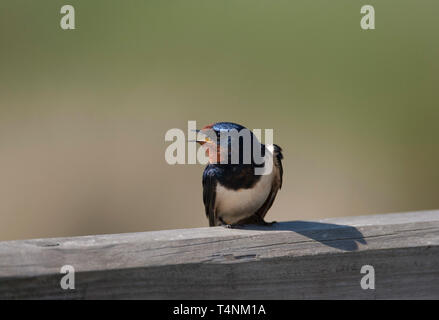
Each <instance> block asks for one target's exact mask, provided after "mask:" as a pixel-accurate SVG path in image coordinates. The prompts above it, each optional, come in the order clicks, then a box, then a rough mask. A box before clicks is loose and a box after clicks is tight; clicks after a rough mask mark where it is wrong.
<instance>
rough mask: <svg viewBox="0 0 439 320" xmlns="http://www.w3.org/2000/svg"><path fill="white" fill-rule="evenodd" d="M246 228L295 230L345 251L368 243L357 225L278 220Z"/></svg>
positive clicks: (242, 227)
mask: <svg viewBox="0 0 439 320" xmlns="http://www.w3.org/2000/svg"><path fill="white" fill-rule="evenodd" d="M239 228H240V229H245V230H262V231H263V230H266V231H294V232H296V233H299V234H301V235H303V236H305V237H308V238H310V239H313V240H315V241H318V242H320V243H322V244H324V245H326V246H329V247H332V248H336V249H341V250H345V251H356V250H358V243H361V244H367V242H366V240H365V239H364V236H363V234H362V233H361V232H360V231H359V230H358V229H357V228H355V227H352V226H347V225H342V224H334V223H323V222H314V221H300V220H299V221H286V222H276V223H274V224H273V225H271V226H259V225H245V226H241V227H239Z"/></svg>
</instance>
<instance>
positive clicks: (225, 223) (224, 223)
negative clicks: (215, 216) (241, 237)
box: [219, 218, 235, 229]
mask: <svg viewBox="0 0 439 320" xmlns="http://www.w3.org/2000/svg"><path fill="white" fill-rule="evenodd" d="M219 221H220V222H221V226H223V227H224V228H227V229H233V228H234V227H235V225H233V224H230V223H227V222H225V221H224V220H223V219H222V218H219Z"/></svg>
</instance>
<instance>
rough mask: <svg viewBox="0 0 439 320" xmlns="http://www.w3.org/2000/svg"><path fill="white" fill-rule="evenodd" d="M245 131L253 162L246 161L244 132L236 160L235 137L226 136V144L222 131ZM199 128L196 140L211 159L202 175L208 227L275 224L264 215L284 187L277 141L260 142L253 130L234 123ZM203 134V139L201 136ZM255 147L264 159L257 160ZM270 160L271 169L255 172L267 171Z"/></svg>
mask: <svg viewBox="0 0 439 320" xmlns="http://www.w3.org/2000/svg"><path fill="white" fill-rule="evenodd" d="M243 130H246V131H248V132H249V137H250V143H251V144H250V146H251V148H249V149H247V150H251V152H252V153H251V157H250V161H244V160H245V159H246V158H245V151H246V148H245V146H244V138H243V137H244V136H245V135H243V136H239V141H238V142H239V143H238V146H239V148H238V149H236V148H235V149H236V150H238V155H239V156H238V157H237V158H236V156H235V161H234V162H233V161H232V160H233V155H232V150H233V142H232V141H233V138H229V137H228V136H226V137H227V141H226V143H223V142H224V140H221V134H222V133H226V134H228V133H230V132H233V131H235V132H238V133H239V134H241V133H242V132H244V131H243ZM196 131H197V132H198V135H197V139H196V141H197V142H198V143H199V144H200V145H201V146H202V147H203V148H205V149H206V155H207V156H208V159H209V160H208V163H207V166H206V167H205V169H204V172H203V178H202V186H203V203H204V208H205V213H206V216H207V218H208V220H209V226H211V227H213V226H224V227H228V228H233V227H237V226H240V225H248V224H254V225H263V226H270V225H272V224H274V223H276V221H272V222H266V221H265V220H264V218H265V216H266V214H267V212H268V210H269V209H270V208H271V206H272V204H273V202H274V200H275V198H276V195H277V193H278V191H279V190H280V189H281V187H282V178H283V167H282V159H283V154H282V148H281V147H279V146H278V145H276V144H273V145H264V144H262V143H260V142H259V140H258V139H257V137H256V136H255V135H254V134H253V133H252V132H251V131H250V130H248V129H247V128H245V127H244V126H242V125H240V124H237V123H233V122H216V123H212V124H209V125H207V126H204V127H203V128H202V129H201V130H196ZM200 133H201V138H198V137H199V136H200ZM221 141H222V142H221ZM235 141H236V140H235ZM247 143H248V142H247ZM235 146H236V144H235ZM255 148H260V150H259V151H260V155H261V157H260V159H261V160H262V161H256V160H257V159H256V158H255V156H254V153H253V151H254V149H255ZM226 159H227V161H226V162H225V161H224V160H226ZM247 159H249V158H247ZM270 161H271V164H272V166H271V171H270V170H268V171H264V174H257V173H256V169H260V170H265V169H264V166H265V165H266V164H267V163H269V162H270Z"/></svg>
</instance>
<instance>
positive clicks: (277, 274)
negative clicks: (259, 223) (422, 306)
mask: <svg viewBox="0 0 439 320" xmlns="http://www.w3.org/2000/svg"><path fill="white" fill-rule="evenodd" d="M63 265H72V266H73V267H74V268H75V270H76V277H75V278H76V279H75V280H76V283H75V284H76V288H75V289H74V290H62V289H61V287H60V279H61V278H62V276H63V274H60V268H61V267H62V266H63ZM363 265H372V266H373V267H374V268H375V276H376V284H375V285H376V288H375V290H363V289H361V287H360V280H361V278H362V276H364V275H363V274H361V273H360V270H361V267H362V266H363ZM17 298H27V299H50V298H56V299H68V298H78V299H102V298H133V299H296V298H298V299H394V298H415V299H417V298H436V299H437V298H439V211H423V212H412V213H402V214H386V215H372V216H364V217H350V218H338V219H327V220H321V221H294V222H282V223H278V224H276V225H275V226H273V227H251V226H249V227H246V228H244V229H226V228H222V227H215V228H198V229H181V230H166V231H154V232H142V233H130V234H114V235H99V236H86V237H72V238H57V239H36V240H21V241H6V242H0V299H17Z"/></svg>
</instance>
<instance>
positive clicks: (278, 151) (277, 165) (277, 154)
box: [255, 144, 284, 219]
mask: <svg viewBox="0 0 439 320" xmlns="http://www.w3.org/2000/svg"><path fill="white" fill-rule="evenodd" d="M282 159H283V155H282V148H281V147H279V146H278V145H277V144H275V145H274V152H273V160H274V161H273V163H274V169H275V170H276V174H275V176H274V180H273V184H272V186H271V191H270V194H269V195H268V197H267V200H265V202H264V204H263V205H262V207H261V208H259V210H258V211H257V212H256V213H255V214H256V215H257V216H259V217H261V218H262V219H263V218H264V217H265V215H266V214H267V211H268V210H269V209H270V208H271V206H272V205H273V202H274V199H275V198H276V195H277V192H278V191H279V189H280V188H281V187H282V178H283V173H284V171H283V168H282Z"/></svg>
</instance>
